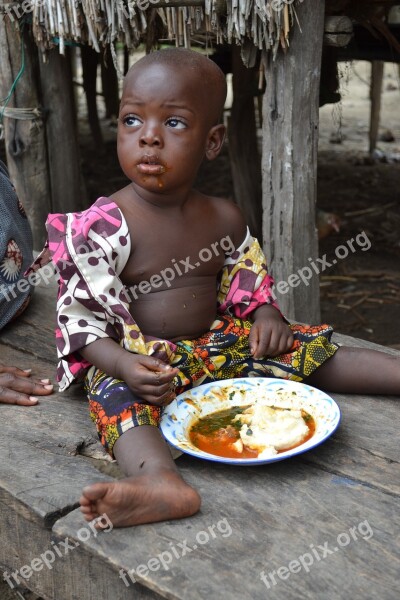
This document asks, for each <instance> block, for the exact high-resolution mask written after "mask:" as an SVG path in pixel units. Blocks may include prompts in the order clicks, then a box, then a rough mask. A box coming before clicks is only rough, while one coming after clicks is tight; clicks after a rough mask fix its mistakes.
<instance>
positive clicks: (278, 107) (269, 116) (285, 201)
mask: <svg viewBox="0 0 400 600" xmlns="http://www.w3.org/2000/svg"><path fill="white" fill-rule="evenodd" d="M324 4H325V3H324V2H323V1H319V2H317V3H311V2H303V4H300V5H299V6H298V7H297V6H296V12H297V14H298V18H299V21H300V23H301V31H300V28H299V27H294V28H293V30H292V32H291V38H290V52H287V53H283V52H282V53H279V54H278V56H277V58H276V60H275V61H271V62H270V63H269V64H268V66H267V68H266V91H265V94H264V102H263V156H262V167H261V168H262V174H263V240H264V250H265V253H266V256H267V259H268V265H269V267H270V270H271V272H272V275H273V276H274V278H275V283H276V284H277V288H278V290H277V300H278V304H279V305H280V307H281V310H282V312H283V313H284V314H285V315H286V316H287V317H288V318H289V319H300V320H304V321H306V322H307V323H318V322H319V314H320V308H319V281H318V276H317V275H316V274H315V273H314V272H312V270H311V268H310V263H309V258H310V259H313V258H314V259H315V258H316V257H317V256H318V242H317V232H316V226H315V204H316V182H317V177H316V175H317V146H318V106H319V79H320V65H321V53H322V38H323V30H324ZM310 40H313V43H312V44H310ZM264 60H265V61H267V57H266V56H264ZM304 268H306V269H307V268H308V269H309V271H310V272H311V276H310V278H309V281H308V282H307V284H304V283H302V282H300V285H297V286H296V287H291V286H287V290H286V291H283V290H282V291H283V293H281V290H280V289H279V287H278V286H279V282H281V281H283V282H287V280H288V277H289V276H290V275H292V274H297V273H298V271H299V269H304Z"/></svg>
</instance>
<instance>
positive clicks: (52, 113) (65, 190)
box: [40, 48, 85, 213]
mask: <svg viewBox="0 0 400 600" xmlns="http://www.w3.org/2000/svg"><path fill="white" fill-rule="evenodd" d="M67 50H68V49H67ZM40 81H41V90H42V100H43V105H44V107H45V109H46V114H47V117H46V140H47V149H48V157H49V158H48V162H49V172H50V184H51V198H52V202H51V210H52V212H62V213H65V212H73V211H77V210H80V209H82V208H84V200H85V191H84V185H83V180H81V174H80V164H79V147H78V137H77V125H76V117H75V101H74V94H73V88H72V72H71V61H70V56H69V52H67V53H66V55H65V56H62V55H61V54H60V53H59V52H58V48H56V49H54V50H51V51H50V52H49V53H48V55H47V62H46V63H43V62H42V61H41V62H40Z"/></svg>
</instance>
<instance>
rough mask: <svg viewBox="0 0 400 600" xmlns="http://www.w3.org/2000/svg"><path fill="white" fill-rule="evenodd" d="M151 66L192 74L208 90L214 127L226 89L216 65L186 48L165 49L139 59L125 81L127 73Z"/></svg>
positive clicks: (222, 105)
mask: <svg viewBox="0 0 400 600" xmlns="http://www.w3.org/2000/svg"><path fill="white" fill-rule="evenodd" d="M153 64H157V65H165V66H167V67H171V68H174V69H179V70H181V71H182V74H183V75H184V74H189V73H190V71H192V72H194V73H195V75H196V79H197V80H198V81H199V83H201V86H202V88H203V89H204V87H208V88H209V96H208V97H209V98H210V103H209V104H208V105H207V107H208V109H209V110H210V112H211V111H212V113H213V118H212V120H213V121H214V122H213V124H214V125H216V124H217V123H218V122H219V120H220V119H221V116H222V111H223V108H224V104H225V99H226V93H227V87H226V80H225V75H224V74H223V72H222V71H221V69H220V68H219V67H218V65H217V64H216V63H215V62H213V61H212V60H211V59H209V58H207V57H206V56H204V55H203V54H200V52H195V51H194V50H188V49H186V48H167V49H165V50H157V51H156V52H151V53H150V54H146V56H144V57H143V58H141V59H139V60H138V61H137V62H136V63H135V64H134V65H132V67H131V68H130V69H129V71H128V73H127V76H126V79H125V81H128V80H129V73H131V72H133V71H135V70H136V69H137V68H143V67H146V66H150V65H153Z"/></svg>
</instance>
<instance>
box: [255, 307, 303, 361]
mask: <svg viewBox="0 0 400 600" xmlns="http://www.w3.org/2000/svg"><path fill="white" fill-rule="evenodd" d="M262 309H264V307H260V309H258V310H257V311H255V316H254V323H253V325H252V328H251V330H250V335H249V346H250V351H251V353H252V355H253V356H254V358H263V357H265V356H279V355H280V354H285V353H286V352H288V351H289V350H290V349H291V347H292V346H293V341H294V338H293V334H292V331H291V329H290V327H289V325H287V324H286V323H285V322H284V321H283V319H282V317H281V316H280V314H279V312H278V311H277V310H276V309H275V308H273V307H271V306H266V307H265V310H262ZM267 309H268V310H267Z"/></svg>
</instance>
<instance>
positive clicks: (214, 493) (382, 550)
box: [0, 286, 400, 600]
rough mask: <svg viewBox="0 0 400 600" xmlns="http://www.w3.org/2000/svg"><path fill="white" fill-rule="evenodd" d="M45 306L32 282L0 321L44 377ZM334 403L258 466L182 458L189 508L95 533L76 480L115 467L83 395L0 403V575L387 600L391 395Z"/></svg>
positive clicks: (42, 584)
mask: <svg viewBox="0 0 400 600" xmlns="http://www.w3.org/2000/svg"><path fill="white" fill-rule="evenodd" d="M54 312H55V288H54V286H47V287H43V288H38V289H37V290H36V293H35V296H34V299H33V301H32V305H31V307H30V308H29V310H28V311H27V312H26V313H25V315H24V316H23V317H22V318H21V319H20V320H19V321H18V322H17V323H15V324H13V325H12V326H9V327H8V328H6V329H5V330H3V332H2V334H1V338H0V339H1V344H0V351H1V354H0V360H2V361H3V362H7V363H9V364H16V365H20V366H22V367H24V368H28V367H32V369H33V371H34V375H40V376H43V377H44V376H46V377H50V378H51V379H52V380H54V377H55V368H54V366H55V360H56V357H55V349H54V342H53V321H54ZM336 339H337V340H338V341H340V342H342V343H346V344H348V345H352V346H363V347H374V346H373V345H372V344H369V343H367V342H363V341H361V340H355V339H352V338H348V337H345V336H341V335H337V336H336ZM387 351H388V352H390V353H391V354H399V353H398V352H396V351H395V350H390V349H388V350H387ZM354 376H355V377H357V373H354ZM335 398H336V400H337V401H338V403H339V404H340V407H341V411H342V422H341V425H340V427H339V429H338V431H337V432H336V433H335V434H334V435H333V436H332V437H331V438H330V439H329V440H328V441H327V442H326V443H324V444H323V445H322V446H320V447H318V448H316V449H315V450H313V451H311V452H308V453H306V454H304V455H302V456H300V457H298V458H292V459H291V460H287V461H283V462H278V463H275V464H271V465H265V466H259V467H232V466H223V465H221V464H217V463H209V462H205V461H201V460H196V459H194V458H190V457H188V456H182V457H181V458H179V459H178V464H179V468H180V470H181V472H182V474H183V476H184V477H185V478H186V480H187V481H188V482H189V483H190V484H192V485H193V486H194V487H196V488H197V489H198V490H199V492H200V493H201V496H202V498H203V504H202V508H201V512H200V513H199V514H197V515H196V516H194V517H192V518H190V519H184V520H182V521H171V522H165V523H156V524H154V525H142V526H139V527H134V528H126V529H119V530H113V531H110V532H108V533H101V534H98V535H97V536H95V535H94V533H93V532H92V531H91V530H90V529H89V527H88V524H87V523H86V522H85V521H84V520H83V518H82V517H81V513H80V511H79V509H78V508H77V507H78V499H79V496H80V492H81V489H82V487H83V486H84V485H85V484H86V483H88V482H93V481H107V480H110V479H111V477H113V476H118V475H119V472H118V468H117V467H116V466H115V464H113V463H110V462H108V461H106V460H104V458H103V453H102V448H101V447H100V444H99V443H98V442H97V436H96V432H95V428H94V426H93V425H92V423H91V421H90V419H89V416H88V409H87V404H86V401H85V397H84V394H83V392H82V390H81V389H80V388H79V387H77V386H75V387H74V388H73V390H72V391H67V392H65V393H64V394H59V393H55V394H53V395H52V396H51V397H48V398H44V399H43V400H42V401H41V403H40V405H39V406H36V407H32V408H24V407H9V406H5V405H0V423H1V436H0V452H1V459H0V542H1V543H0V565H2V567H3V568H2V569H1V570H3V569H6V570H7V571H6V573H8V577H9V580H10V582H11V584H14V585H15V587H16V582H15V578H13V577H12V575H10V573H11V572H12V571H14V572H15V571H16V570H18V572H19V573H20V570H21V568H23V567H24V566H25V565H28V567H24V568H23V572H22V575H24V576H25V580H24V579H23V578H21V577H20V574H16V576H17V577H18V578H20V580H21V582H22V583H23V584H24V585H25V586H26V587H28V588H29V589H31V590H33V591H34V592H36V593H37V594H40V595H41V596H42V597H43V598H46V599H48V600H71V599H76V600H109V599H112V600H126V599H133V598H135V599H142V598H169V599H173V600H175V599H176V600H177V599H183V598H184V599H189V600H197V599H200V598H227V599H228V598H229V599H236V598H237V599H238V600H239V599H240V600H245V599H246V600H247V599H248V600H258V599H260V600H261V599H264V598H277V599H285V600H299V599H300V598H308V599H310V598H311V599H315V600H320V599H321V598H328V599H340V600H341V599H343V598H354V599H356V600H358V599H364V598H375V597H380V598H384V599H385V600H390V599H393V600H394V599H395V598H396V599H397V598H398V593H399V588H398V575H399V555H398V546H397V549H396V536H397V543H398V527H399V494H400V469H399V451H398V448H399V442H398V436H397V430H398V426H397V425H396V423H397V422H398V417H399V406H398V399H394V398H383V397H370V396H363V397H360V396H351V395H348V396H347V395H346V396H345V395H339V394H335ZM56 549H57V550H56ZM41 555H43V557H42V558H40V557H41ZM52 555H53V556H54V560H53V561H52ZM34 559H37V560H36V562H33V563H32V561H33V560H34ZM43 560H45V561H47V563H48V564H49V566H50V568H47V566H45V565H44V563H43ZM31 565H32V566H34V568H35V569H38V570H37V571H34V570H32V568H31ZM40 565H42V567H40ZM140 565H144V566H142V567H140ZM157 565H158V567H157ZM138 567H139V568H138ZM164 567H167V568H164ZM39 569H40V570H39ZM121 569H123V571H121ZM132 569H133V570H134V571H131V573H132V576H133V578H134V579H135V580H136V582H135V583H134V582H132V581H131V579H130V577H129V574H128V573H127V571H129V570H132ZM137 571H138V572H137ZM262 574H263V575H262ZM261 576H263V579H262V578H261Z"/></svg>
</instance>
